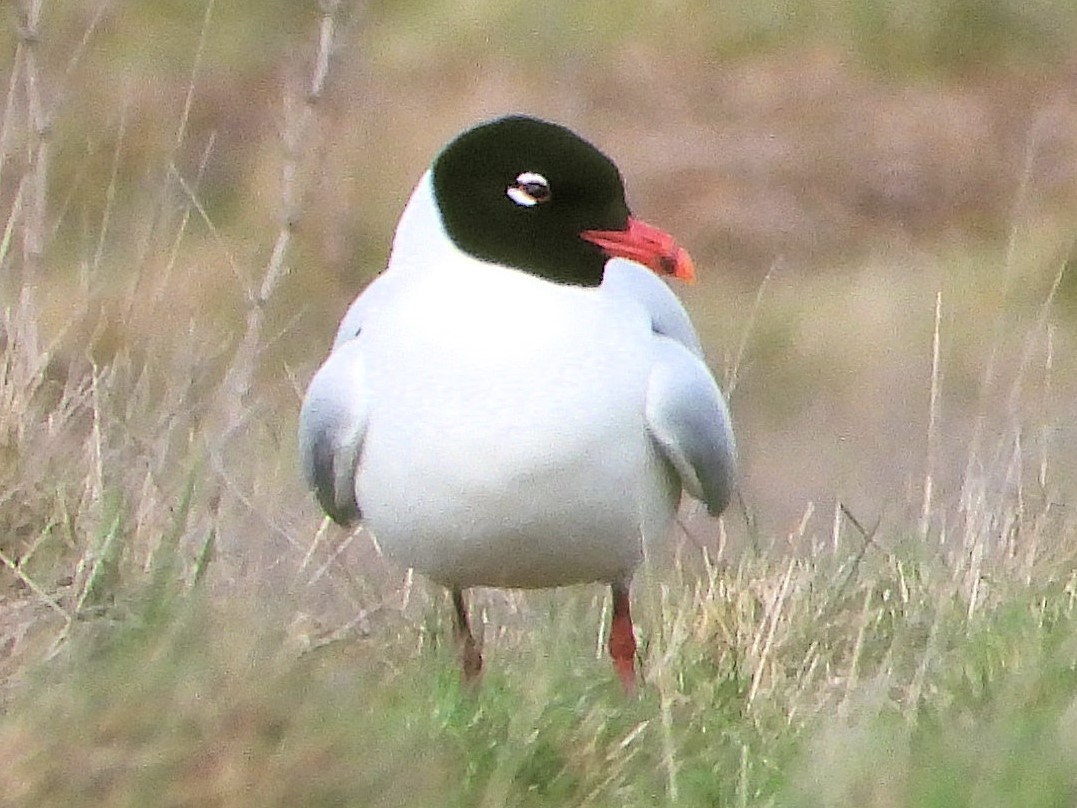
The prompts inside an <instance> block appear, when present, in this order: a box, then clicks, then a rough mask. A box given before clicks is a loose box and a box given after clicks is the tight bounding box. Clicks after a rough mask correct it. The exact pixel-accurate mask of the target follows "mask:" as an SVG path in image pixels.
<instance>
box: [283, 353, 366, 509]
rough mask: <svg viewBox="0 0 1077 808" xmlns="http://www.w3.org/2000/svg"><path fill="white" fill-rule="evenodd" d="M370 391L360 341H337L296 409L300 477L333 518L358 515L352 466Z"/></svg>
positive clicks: (357, 456)
mask: <svg viewBox="0 0 1077 808" xmlns="http://www.w3.org/2000/svg"><path fill="white" fill-rule="evenodd" d="M369 410H370V390H369V387H368V384H367V377H366V370H365V366H364V364H363V357H362V353H361V352H360V344H359V341H358V340H356V339H352V340H350V341H348V342H343V343H341V344H339V345H337V346H336V348H335V349H334V350H333V352H332V353H331V354H329V358H327V359H326V360H325V363H324V364H323V365H322V366H321V368H319V369H318V372H317V373H315V374H314V378H313V379H311V382H310V386H309V387H308V388H307V394H306V396H304V398H303V407H302V409H301V410H300V412H299V455H300V462H301V463H302V467H303V476H304V477H305V478H306V481H307V484H308V485H309V486H310V487H311V488H312V489H313V490H314V493H315V495H316V496H317V497H318V502H319V503H321V506H322V508H324V509H325V512H326V513H327V514H329V516H330V517H331V518H332V519H333V521H335V522H337V523H339V524H341V525H348V524H351V523H352V522H354V521H355V520H357V519H359V518H360V517H361V516H362V514H361V513H360V510H359V503H358V501H357V499H356V493H355V471H356V467H357V465H358V463H359V453H360V451H361V450H362V446H363V437H364V435H365V434H366V427H367V417H368V415H369Z"/></svg>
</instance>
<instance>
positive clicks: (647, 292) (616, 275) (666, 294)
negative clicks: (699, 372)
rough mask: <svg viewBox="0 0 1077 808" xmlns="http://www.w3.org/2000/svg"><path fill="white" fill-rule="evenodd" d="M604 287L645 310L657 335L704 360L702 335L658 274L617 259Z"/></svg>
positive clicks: (609, 266)
mask: <svg viewBox="0 0 1077 808" xmlns="http://www.w3.org/2000/svg"><path fill="white" fill-rule="evenodd" d="M602 286H603V287H604V288H606V289H608V290H609V291H610V292H611V293H612V294H615V295H619V296H621V297H626V298H629V299H630V300H632V301H633V302H634V303H635V304H637V305H639V306H641V307H642V308H643V310H644V311H645V312H647V315H648V316H649V317H650V318H651V330H652V331H654V333H656V334H660V335H662V336H665V337H669V338H670V339H672V340H676V341H677V342H679V343H680V344H681V345H683V346H684V347H685V348H687V349H688V350H689V351H691V352H692V353H693V354H694V355H695V356H697V357H699V358H700V359H702V358H703V348H702V346H701V345H700V343H699V335H698V334H696V330H695V328H694V327H693V326H692V321H691V319H689V317H688V312H687V311H685V309H684V305H683V304H682V303H681V301H680V299H679V298H678V297H677V296H676V295H675V294H674V293H673V290H672V289H670V288H669V286H667V285H666V282H665V281H663V280H662V279H661V278H659V277H658V276H657V275H655V274H654V272H652V271H651V270H649V269H647V268H646V267H644V266H641V265H640V264H637V263H636V262H635V261H628V260H626V259H624V258H613V259H611V260H609V261H607V262H606V274H605V277H604V279H603V281H602Z"/></svg>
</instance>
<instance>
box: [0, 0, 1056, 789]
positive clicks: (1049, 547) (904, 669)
mask: <svg viewBox="0 0 1077 808" xmlns="http://www.w3.org/2000/svg"><path fill="white" fill-rule="evenodd" d="M17 5H18V8H20V9H23V10H24V11H25V10H27V9H33V8H34V7H40V9H41V12H42V16H41V19H42V22H41V27H40V29H39V32H38V33H39V36H38V37H36V38H34V37H31V38H25V39H23V40H21V41H20V42H19V44H17V45H16V46H15V47H13V48H10V49H8V50H7V51H5V55H3V56H0V67H2V69H3V71H4V75H5V77H6V78H7V82H6V83H5V86H6V87H10V88H11V91H10V92H9V93H8V94H7V95H6V96H5V100H4V102H3V122H4V123H3V125H2V126H0V221H2V222H3V228H2V230H0V232H2V234H3V235H2V236H0V269H2V270H3V274H2V276H0V290H2V291H3V293H4V297H3V300H4V318H3V329H2V333H3V339H2V341H0V774H2V780H0V782H2V787H0V806H5V808H6V806H12V808H23V806H26V807H27V808H29V807H30V806H34V808H37V807H38V806H46V807H47V806H51V805H56V806H61V805H62V806H73V807H74V808H79V807H80V806H87V807H89V806H140V807H141V806H148V805H152V806H156V805H161V806H220V807H221V808H229V807H230V806H237V807H238V806H308V805H309V806H322V805H324V806H367V805H370V806H461V808H462V807H463V806H469V807H470V806H488V807H490V808H492V807H493V806H569V805H573V806H574V805H581V806H582V805H587V806H618V807H620V806H653V805H662V804H674V805H682V806H733V807H738V808H739V806H858V807H859V806H867V808H875V807H878V808H889V807H890V806H910V808H912V807H914V806H947V808H949V806H962V805H969V806H973V805H975V806H983V805H998V806H1065V805H1073V804H1074V803H1075V802H1077V615H1075V613H1074V609H1075V606H1074V603H1075V599H1077V573H1075V572H1074V570H1075V569H1077V564H1075V561H1077V543H1075V541H1074V535H1075V533H1074V530H1075V525H1077V522H1075V520H1074V519H1073V516H1072V513H1071V512H1070V506H1071V504H1072V502H1073V501H1074V496H1073V494H1074V485H1075V483H1077V462H1075V461H1074V459H1073V452H1072V443H1073V435H1074V405H1073V402H1074V401H1077V366H1075V365H1074V363H1073V361H1072V356H1073V355H1074V350H1073V349H1074V342H1075V339H1077V332H1075V329H1074V318H1073V311H1074V303H1073V300H1074V293H1073V278H1072V274H1073V273H1072V272H1069V273H1068V274H1062V275H1061V276H1060V275H1059V272H1060V268H1061V267H1063V265H1064V264H1065V263H1066V262H1067V260H1068V261H1069V262H1070V263H1071V264H1072V238H1073V232H1074V229H1073V224H1074V219H1073V215H1072V210H1073V205H1072V203H1073V201H1074V200H1075V199H1077V189H1075V188H1073V187H1072V182H1071V179H1072V178H1069V179H1067V178H1068V177H1069V175H1068V174H1067V173H1066V170H1065V166H1067V165H1069V163H1070V162H1072V160H1071V159H1070V158H1071V157H1073V156H1074V155H1075V154H1077V143H1075V142H1071V137H1070V136H1071V135H1072V132H1070V130H1069V129H1067V127H1066V126H1065V125H1064V124H1065V122H1066V121H1067V120H1068V118H1066V110H1067V109H1068V107H1066V105H1065V98H1066V96H1065V94H1064V93H1061V94H1060V93H1059V92H1058V89H1059V87H1063V88H1064V87H1068V86H1069V85H1068V84H1067V83H1066V82H1068V74H1067V73H1066V72H1065V70H1064V69H1063V68H1061V67H1059V64H1060V63H1061V62H1062V61H1064V59H1065V58H1066V57H1067V56H1068V54H1069V50H1068V46H1069V43H1070V42H1071V41H1072V36H1068V35H1067V34H1066V32H1068V31H1072V29H1073V26H1074V25H1075V24H1077V23H1075V22H1074V18H1073V14H1074V11H1073V8H1072V4H1070V3H1067V2H1044V3H1039V4H1036V5H1035V6H1034V7H1033V6H1027V4H1026V5H1024V6H1021V7H1020V8H1018V6H1017V5H1016V4H1011V3H988V2H975V1H974V0H952V1H951V2H946V3H926V2H924V3H919V2H915V3H912V4H909V3H905V4H895V3H886V2H870V3H863V2H859V1H858V0H857V1H856V2H854V0H848V1H847V2H844V1H841V0H839V1H837V2H805V1H803V0H792V1H791V2H774V3H769V4H761V5H759V4H756V5H752V6H750V7H749V6H745V7H744V8H742V9H730V10H728V11H726V12H723V11H722V10H721V9H720V8H719V7H718V6H717V5H715V4H710V5H705V4H699V3H691V2H672V3H667V4H664V5H663V7H662V8H663V10H662V11H661V15H662V17H661V22H662V23H663V24H662V25H657V26H656V24H655V19H656V18H655V16H654V14H655V12H654V10H653V7H652V6H650V5H646V6H645V5H643V4H637V5H632V4H627V5H625V4H615V3H609V2H606V0H595V1H594V2H587V3H581V4H579V5H578V6H574V7H573V10H572V11H571V12H570V13H568V12H566V14H564V15H560V14H557V13H554V12H553V11H549V10H545V7H544V6H543V7H540V6H538V5H535V4H533V3H532V4H526V3H517V2H511V3H490V2H481V0H480V1H479V2H471V3H466V4H464V5H463V6H461V4H459V3H454V4H449V3H428V4H422V3H398V4H381V5H379V4H370V5H369V6H368V7H365V9H364V10H363V11H362V13H359V12H357V11H356V10H355V9H354V8H353V7H351V6H347V4H345V6H342V7H341V8H340V9H339V14H338V15H337V17H336V18H335V20H336V22H335V27H334V28H333V43H334V46H335V48H336V50H334V51H333V54H334V61H333V62H332V63H331V64H330V66H329V73H328V80H327V84H326V85H325V87H324V88H323V89H324V90H325V92H324V95H320V96H319V98H318V100H317V101H314V100H312V99H311V96H310V94H309V93H308V92H307V89H304V88H309V86H310V82H311V76H312V75H313V69H314V65H316V64H317V62H318V53H319V50H318V46H317V36H316V34H317V30H318V25H319V23H320V22H322V20H321V18H320V16H319V14H320V12H319V6H318V4H314V3H311V4H309V5H307V6H297V5H296V4H294V3H288V2H276V3H272V4H260V5H259V6H258V8H257V9H256V10H252V9H254V6H253V5H252V4H246V3H239V2H236V3H225V2H223V0H218V2H216V3H215V4H212V5H210V6H206V5H202V6H199V5H197V4H195V5H190V4H182V3H164V2H148V3H144V4H140V5H139V6H138V8H137V9H136V8H133V7H131V8H127V7H121V6H118V5H115V4H105V5H102V6H101V9H102V15H101V16H100V17H95V16H94V15H95V14H96V11H94V9H95V8H97V6H96V5H94V4H87V5H85V7H83V6H82V5H79V4H64V3H59V2H55V1H54V0H21V2H20V3H19V4H17ZM322 6H324V7H325V8H330V7H331V6H332V4H331V3H325V4H322ZM16 18H17V15H9V16H8V17H7V18H5V21H4V23H3V24H4V25H5V26H7V27H6V28H4V29H3V30H4V31H5V32H6V34H7V35H8V36H10V38H11V41H12V42H15V39H16V36H15V31H16V29H15V25H14V23H13V20H15V19H16ZM667 23H668V24H667ZM600 46H601V47H600ZM626 76H627V78H626ZM865 76H866V78H865ZM639 77H642V78H643V80H639ZM1030 77H1031V78H1030ZM1037 77H1039V78H1037ZM1040 79H1042V81H1040ZM1030 82H1031V83H1030ZM1037 82H1039V83H1037ZM35 87H36V88H37V89H38V90H39V91H41V92H42V97H43V100H44V103H45V107H46V108H47V112H48V115H47V118H48V120H47V121H46V122H47V123H48V124H49V125H48V126H46V127H43V128H42V127H37V126H35V125H34V120H33V119H34V115H33V104H32V103H31V97H32V95H33V92H34V88H35ZM1029 88H1032V89H1034V90H1035V91H1036V92H1032V91H1031V90H1030V89H1029ZM787 93H788V94H787ZM1030 98H1031V99H1033V101H1035V99H1043V100H1042V104H1041V103H1039V102H1035V103H1033V101H1029V99H1030ZM285 99H288V101H287V102H286V100H285ZM895 99H896V100H895ZM984 99H987V100H986V101H984ZM188 101H189V104H188ZM289 104H291V106H289ZM504 107H509V108H524V109H532V110H534V111H536V112H539V113H542V114H548V115H551V116H553V117H565V118H566V119H567V120H568V121H569V122H570V123H573V124H574V125H580V126H581V127H584V125H585V124H586V127H584V128H586V131H587V132H588V134H590V135H591V136H592V137H594V138H595V139H596V140H600V141H601V142H602V143H603V144H604V146H608V148H609V149H610V150H611V152H614V153H615V154H616V156H617V157H618V160H619V162H620V164H621V165H622V168H623V169H624V173H625V175H626V177H627V179H628V182H629V186H630V193H631V194H632V198H633V200H634V204H637V205H638V208H639V210H640V211H641V213H645V214H646V216H647V217H648V218H654V219H656V220H657V222H658V223H659V224H666V225H668V226H670V227H673V228H674V229H676V230H677V231H678V233H679V232H680V228H684V230H685V238H686V240H687V241H688V243H689V244H690V245H691V246H692V248H693V250H694V251H695V252H696V257H697V263H698V264H699V266H700V267H701V268H704V267H705V268H706V271H705V272H703V271H701V273H700V274H701V282H700V283H699V284H697V285H696V286H695V287H693V288H690V289H681V290H680V291H681V292H682V295H683V297H684V298H685V300H686V301H687V304H688V306H689V307H690V309H691V310H692V313H693V316H694V318H695V320H696V322H697V323H698V324H699V327H700V331H701V334H702V336H703V341H704V343H705V345H706V346H707V348H708V352H709V354H710V356H711V359H712V362H713V364H714V366H715V367H716V369H717V370H718V371H719V373H720V374H722V375H724V377H725V379H726V381H727V386H728V387H730V388H731V389H732V402H731V403H732V409H733V412H734V418H735V422H736V424H737V428H738V432H739V436H740V441H741V447H742V458H743V479H742V483H741V497H742V500H741V502H739V503H737V505H735V506H734V507H733V508H732V509H731V510H730V512H729V513H728V514H727V515H726V516H725V517H724V520H723V521H722V522H721V523H720V524H719V523H716V522H714V521H712V520H707V519H704V518H701V515H700V514H699V513H696V512H694V511H692V510H691V509H687V510H686V511H685V513H684V520H685V521H684V525H683V528H684V529H683V530H682V531H678V532H677V535H676V536H674V537H673V538H672V540H671V542H670V544H669V546H668V547H666V548H664V549H662V550H660V551H656V557H654V558H652V559H650V560H649V561H648V563H647V564H646V565H645V567H644V568H643V569H642V570H641V571H640V574H639V575H638V576H637V580H636V582H635V584H634V589H633V603H634V614H635V616H636V622H637V630H638V634H639V639H640V649H641V651H640V662H641V666H642V670H643V674H644V683H643V685H642V687H641V689H640V694H639V697H638V698H635V699H626V698H625V697H624V696H623V694H622V693H621V692H620V689H619V687H618V685H617V681H616V677H615V676H614V674H613V672H612V670H611V667H610V665H609V662H608V660H607V659H606V658H605V653H604V650H603V641H604V637H603V634H602V631H603V630H604V628H603V626H602V622H603V619H604V618H605V619H608V604H607V603H605V601H604V597H605V593H604V591H603V589H602V588H601V587H597V586H596V587H578V588H571V589H566V590H559V591H552V592H536V593H526V594H521V593H500V592H495V591H488V592H479V593H477V594H476V596H475V614H476V618H475V619H476V621H477V623H478V624H480V625H482V627H483V634H484V636H485V656H486V662H487V670H486V674H485V677H484V679H483V682H482V684H481V686H480V687H479V688H477V689H475V690H469V689H467V688H465V687H463V686H462V684H461V682H460V680H459V676H458V671H457V663H456V659H455V653H454V649H453V648H452V643H451V641H450V639H449V638H450V636H451V629H450V623H449V610H448V605H447V603H446V599H445V596H444V593H441V592H440V591H438V590H437V588H436V587H433V586H429V585H426V584H423V583H422V582H420V581H418V580H413V579H412V577H411V576H410V575H408V574H407V573H406V572H404V571H402V570H398V569H396V568H395V567H393V566H392V565H391V564H389V563H388V562H387V561H385V560H384V559H382V558H381V557H380V556H379V554H378V553H377V551H376V549H375V548H374V547H373V545H372V543H371V542H370V541H369V537H367V536H365V535H364V534H362V533H358V534H350V535H345V534H343V533H342V532H341V531H339V530H337V529H335V528H331V527H329V526H327V525H326V524H325V523H324V522H323V521H322V519H321V516H320V514H319V513H318V511H317V508H316V505H315V504H314V502H313V500H312V497H311V496H310V495H309V493H308V492H306V491H304V490H303V489H302V485H301V483H300V481H299V479H298V474H297V470H296V460H295V420H296V414H297V411H298V407H299V400H300V397H301V394H302V390H303V386H304V384H305V382H306V381H307V379H309V376H310V374H311V373H312V371H313V369H314V367H316V365H317V363H318V362H319V361H320V359H321V357H322V356H323V354H324V351H325V349H326V347H327V345H328V340H329V334H330V332H331V330H332V328H333V326H334V325H335V318H336V316H338V315H339V314H340V313H341V312H342V310H343V308H344V306H346V305H347V303H348V301H349V300H350V299H351V297H352V296H353V295H354V294H355V293H356V291H357V290H358V288H359V287H360V285H361V283H362V280H363V279H364V278H367V277H369V276H370V275H372V274H373V273H374V272H376V271H377V269H378V268H379V267H380V265H381V262H382V260H383V259H384V253H385V250H386V249H387V245H388V240H389V235H390V232H391V228H392V225H393V223H394V221H395V219H396V216H397V213H398V210H399V207H400V204H401V203H402V201H403V199H404V197H405V196H406V194H407V192H408V189H409V188H410V185H411V183H412V182H413V181H414V180H415V178H416V176H417V174H418V173H419V172H420V171H421V170H422V168H423V167H424V166H425V165H426V163H427V161H428V160H429V159H430V155H431V152H432V150H434V149H436V148H437V146H438V145H439V144H440V142H441V141H442V140H443V138H444V137H445V136H448V135H450V134H452V133H453V132H454V131H455V130H456V129H457V128H459V127H460V126H462V125H463V124H464V123H466V122H469V121H471V120H474V119H475V118H478V117H482V116H483V115H485V114H489V113H491V112H493V111H499V110H501V109H502V108H504ZM850 110H853V112H850ZM954 110H956V111H957V112H954ZM991 110H1009V112H1007V113H1006V114H994V113H992V112H991ZM808 112H811V113H812V114H810V115H809V114H807V113H808ZM875 115H878V116H879V118H878V120H879V121H881V122H882V124H880V126H879V127H877V128H876V129H872V130H871V131H872V133H873V137H871V138H868V137H865V135H864V132H865V131H866V130H863V129H861V128H858V126H857V125H856V124H857V121H856V120H853V119H854V118H855V119H860V118H864V119H874V118H873V116H875ZM926 122H932V123H934V122H938V123H939V124H940V125H939V126H938V127H936V126H934V125H932V126H928V125H927V123H926ZM742 127H743V128H742ZM876 136H877V137H876ZM876 140H878V141H879V142H878V143H876V142H875V141H876ZM287 142H294V143H296V144H298V145H297V146H296V147H295V148H292V149H289V148H286V147H285V145H286V143H287ZM999 144H1002V145H999ZM656 145H657V146H658V148H656ZM682 146H683V149H682V148H681V147H682ZM939 155H942V157H943V158H945V159H940V158H939ZM969 155H972V156H971V157H969ZM674 158H675V159H674ZM670 159H674V162H673V163H670V162H668V161H669V160H670ZM678 161H679V162H678ZM286 176H291V177H292V179H291V180H290V181H287V182H285V181H282V179H281V178H282V177H286ZM895 178H897V179H900V180H901V182H898V183H896V185H895V182H894V180H895ZM39 182H40V183H42V184H41V185H40V186H39V185H38V183H39ZM289 183H290V184H289ZM38 187H41V188H43V189H44V194H42V195H40V196H39V195H37V194H36V191H35V189H37V188H38ZM895 189H896V190H895ZM888 194H892V196H888ZM940 200H942V201H940ZM947 200H950V201H951V202H953V204H950V203H949V202H947ZM955 200H956V201H955ZM667 220H668V221H667ZM291 225H294V226H291ZM745 233H747V234H748V235H747V236H746V235H744V234H745ZM35 244H36V245H40V247H41V250H40V253H36V252H35ZM275 245H276V246H277V247H279V250H278V252H277V253H274V247H275ZM697 245H698V247H697ZM834 245H837V246H834ZM738 249H739V250H740V251H741V252H740V256H741V258H743V256H744V255H748V256H749V259H750V260H748V259H745V260H743V261H739V262H738V257H737V256H738ZM274 255H279V257H280V260H279V261H278V260H277V259H276V258H274V257H273V256H274ZM751 256H755V258H751ZM701 257H702V260H698V259H700V258H701ZM753 261H755V263H752V262H753ZM768 266H770V267H771V268H772V269H771V272H770V274H769V276H768V279H767V281H766V282H764V283H762V284H760V283H759V278H760V277H761V274H762V272H764V271H765V270H766V267H768ZM760 267H762V269H761V268H760ZM738 268H739V270H740V271H739V272H738V271H737V269H738ZM753 273H754V274H753ZM1056 289H1057V291H1056ZM1056 298H1057V299H1056ZM936 305H938V309H936ZM936 312H938V316H937V317H936ZM936 357H937V363H936V362H935V361H934V360H935V358H936ZM925 491H926V495H925Z"/></svg>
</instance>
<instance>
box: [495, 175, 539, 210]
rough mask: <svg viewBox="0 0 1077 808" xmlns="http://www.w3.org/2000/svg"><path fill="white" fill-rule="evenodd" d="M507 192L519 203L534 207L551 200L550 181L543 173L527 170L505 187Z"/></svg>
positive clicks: (526, 206)
mask: <svg viewBox="0 0 1077 808" xmlns="http://www.w3.org/2000/svg"><path fill="white" fill-rule="evenodd" d="M505 193H506V194H508V197H509V199H511V200H512V201H513V202H515V203H516V204H517V205H520V206H522V207H525V208H532V207H534V206H535V205H537V204H539V203H540V202H549V201H550V183H549V182H547V180H546V178H545V177H544V176H542V175H541V174H538V173H536V172H534V171H525V172H523V173H522V174H520V175H519V176H518V177H516V182H514V183H513V184H512V185H510V186H509V187H508V188H506V189H505Z"/></svg>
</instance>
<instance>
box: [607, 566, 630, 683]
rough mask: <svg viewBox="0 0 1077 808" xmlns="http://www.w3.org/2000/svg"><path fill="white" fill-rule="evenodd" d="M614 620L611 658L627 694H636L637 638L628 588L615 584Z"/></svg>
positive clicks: (611, 627)
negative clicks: (634, 631) (633, 625)
mask: <svg viewBox="0 0 1077 808" xmlns="http://www.w3.org/2000/svg"><path fill="white" fill-rule="evenodd" d="M611 589H612V590H613V620H612V622H611V623H610V656H611V657H612V658H613V669H614V670H615V671H617V675H618V676H619V677H620V678H621V685H622V686H623V687H624V689H625V693H627V694H629V695H631V694H633V693H635V692H636V637H635V634H634V633H633V631H632V614H631V611H630V610H629V602H628V587H627V586H625V585H624V584H613V586H612V587H611Z"/></svg>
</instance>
